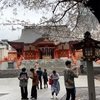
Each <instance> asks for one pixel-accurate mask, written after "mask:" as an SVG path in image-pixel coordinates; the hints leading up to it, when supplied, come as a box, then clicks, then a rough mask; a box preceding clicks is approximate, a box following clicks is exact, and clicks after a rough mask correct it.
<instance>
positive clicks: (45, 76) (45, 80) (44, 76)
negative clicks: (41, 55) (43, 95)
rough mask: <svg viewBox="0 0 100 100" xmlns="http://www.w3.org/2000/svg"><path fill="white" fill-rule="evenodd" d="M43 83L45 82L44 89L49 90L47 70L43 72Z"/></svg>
mask: <svg viewBox="0 0 100 100" xmlns="http://www.w3.org/2000/svg"><path fill="white" fill-rule="evenodd" d="M43 81H44V88H46V87H47V88H48V83H47V82H48V75H47V71H46V69H44V71H43Z"/></svg>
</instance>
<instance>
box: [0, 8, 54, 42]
mask: <svg viewBox="0 0 100 100" xmlns="http://www.w3.org/2000/svg"><path fill="white" fill-rule="evenodd" d="M17 12H18V14H17V15H13V11H12V8H8V9H6V10H3V14H2V13H1V15H2V16H0V40H2V39H8V40H16V39H18V38H20V35H21V29H19V30H15V31H12V30H11V27H16V26H12V25H8V26H3V25H1V24H2V23H3V22H5V20H12V19H14V18H15V19H20V20H26V21H30V22H31V24H33V23H38V22H39V21H40V18H41V17H42V15H43V13H42V12H41V11H40V12H35V11H33V10H32V11H29V10H25V9H24V8H23V7H19V8H18V11H17ZM51 15H52V14H51V13H50V12H49V13H48V14H47V16H49V17H50V16H51ZM45 16H46V14H45ZM21 28H23V27H21Z"/></svg>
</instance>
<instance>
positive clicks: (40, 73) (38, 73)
mask: <svg viewBox="0 0 100 100" xmlns="http://www.w3.org/2000/svg"><path fill="white" fill-rule="evenodd" d="M36 72H37V75H38V79H39V84H40V89H42V74H43V72H42V70H41V68H40V67H39V68H38V70H37V71H36ZM38 89H39V86H38Z"/></svg>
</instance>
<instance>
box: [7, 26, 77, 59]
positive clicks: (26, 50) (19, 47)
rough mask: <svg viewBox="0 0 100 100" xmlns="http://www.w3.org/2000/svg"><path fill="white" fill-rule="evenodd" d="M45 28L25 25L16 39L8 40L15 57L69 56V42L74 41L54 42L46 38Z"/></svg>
mask: <svg viewBox="0 0 100 100" xmlns="http://www.w3.org/2000/svg"><path fill="white" fill-rule="evenodd" d="M45 30H46V29H45V27H42V28H41V27H33V26H32V27H28V26H25V27H24V29H22V34H21V37H20V38H19V39H18V40H15V41H8V44H9V45H10V46H11V47H13V48H14V49H15V50H16V51H17V52H16V55H17V58H19V57H20V56H23V57H24V59H25V60H30V59H61V58H70V55H71V53H72V51H71V44H73V43H74V42H75V41H74V42H66V43H65V42H61V43H58V44H56V43H55V42H54V41H52V40H49V39H48V37H47V35H45V33H46V31H45ZM48 32H49V31H48ZM52 32H55V31H52ZM9 54H11V55H12V54H13V53H12V52H10V53H9Z"/></svg>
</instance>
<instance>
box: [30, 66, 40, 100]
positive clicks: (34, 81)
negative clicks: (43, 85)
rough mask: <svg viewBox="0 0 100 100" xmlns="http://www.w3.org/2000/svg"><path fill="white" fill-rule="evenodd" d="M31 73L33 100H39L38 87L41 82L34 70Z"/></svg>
mask: <svg viewBox="0 0 100 100" xmlns="http://www.w3.org/2000/svg"><path fill="white" fill-rule="evenodd" d="M30 72H31V73H32V74H31V76H30V78H31V79H32V89H31V99H34V100H37V85H38V84H39V80H38V76H37V73H36V71H35V70H34V68H31V69H30Z"/></svg>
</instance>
